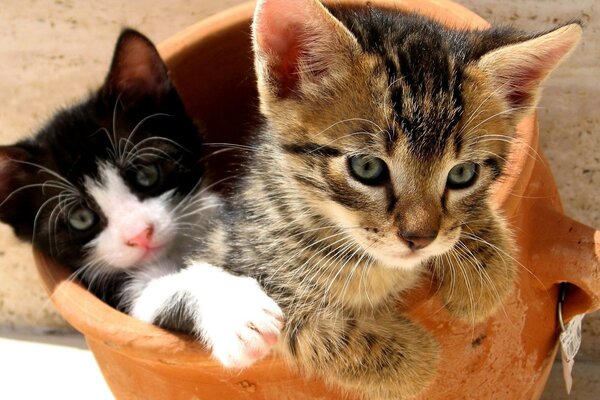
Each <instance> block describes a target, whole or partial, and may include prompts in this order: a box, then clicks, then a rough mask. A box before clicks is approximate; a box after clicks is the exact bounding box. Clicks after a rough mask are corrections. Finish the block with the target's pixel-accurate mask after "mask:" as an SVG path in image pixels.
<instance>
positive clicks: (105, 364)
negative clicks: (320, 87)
mask: <svg viewBox="0 0 600 400" xmlns="http://www.w3.org/2000/svg"><path fill="white" fill-rule="evenodd" d="M343 3H344V4H347V5H352V6H364V5H365V4H367V3H371V4H376V5H377V6H381V7H397V8H401V9H411V10H415V11H417V12H419V13H424V14H427V15H431V16H433V17H435V18H438V19H440V20H441V21H442V22H444V23H449V24H452V25H455V26H468V27H473V28H476V27H485V26H486V25H487V24H486V22H485V21H484V20H482V19H481V18H480V17H478V16H476V15H474V14H473V13H471V12H469V11H468V10H466V9H464V8H463V7H461V6H458V5H456V4H453V3H451V2H449V1H447V0H429V1H425V0H402V1H383V0H381V1H376V0H371V1H369V2H367V1H363V0H346V1H344V2H343ZM252 12H253V4H250V3H249V4H244V5H242V6H240V7H237V8H234V9H232V10H229V11H226V12H223V13H221V14H219V15H217V16H215V17H213V18H210V19H207V20H205V21H202V22H200V23H198V24H197V25H194V26H192V27H191V28H189V29H187V30H185V31H184V32H181V33H180V34H178V35H176V36H175V37H173V38H171V39H170V40H168V41H167V42H165V43H163V45H162V46H161V47H160V49H161V52H162V54H163V56H164V57H165V59H166V61H167V64H168V65H169V67H170V69H171V72H172V76H173V78H174V80H175V83H176V85H177V87H178V88H179V90H180V93H181V95H182V96H183V99H184V101H185V103H186V104H187V106H188V108H189V111H190V112H191V113H192V114H193V115H195V116H197V117H199V118H200V119H201V120H203V121H205V122H206V126H207V128H208V130H209V131H210V132H212V133H213V135H214V137H213V138H212V139H211V140H212V141H215V142H228V141H234V142H236V141H238V142H239V141H241V140H243V138H244V134H245V132H247V131H248V130H249V129H251V127H252V126H253V121H254V120H255V116H256V109H257V107H256V92H255V88H254V85H255V80H254V75H253V72H252V53H251V51H250V39H249V22H250V19H251V16H252ZM537 135H538V132H537V122H536V117H535V116H531V117H530V118H527V119H526V120H525V121H523V123H522V124H521V125H520V126H519V130H518V139H517V141H516V144H515V145H514V146H513V151H512V155H511V158H512V160H511V162H510V164H509V165H511V166H512V169H511V171H510V175H509V177H508V179H507V180H505V181H504V182H503V183H502V184H500V185H499V186H498V187H497V190H496V192H495V203H496V204H497V205H498V206H499V207H501V208H502V209H503V210H504V212H505V213H506V215H507V216H508V218H509V220H510V222H511V224H512V228H513V229H514V232H515V234H516V236H517V239H518V243H519V248H520V253H519V255H518V259H519V262H520V263H521V265H522V266H521V267H520V268H519V271H520V273H519V282H518V285H517V287H516V288H515V290H514V291H513V293H512V294H511V295H510V297H509V298H508V300H507V301H506V304H505V305H504V307H503V309H502V310H500V311H499V312H498V313H497V314H496V315H494V316H493V317H491V318H490V319H489V320H487V321H486V322H484V323H481V324H478V325H476V326H474V327H473V326H471V325H470V324H466V323H461V322H457V321H454V320H452V319H450V318H449V317H448V315H447V314H446V312H445V311H444V310H443V308H442V303H441V300H440V299H439V298H437V297H435V296H432V295H431V294H429V293H426V291H424V290H421V291H419V290H416V291H415V292H414V293H412V295H411V296H410V299H411V301H410V302H409V304H408V306H407V312H408V313H409V314H410V315H411V316H412V317H413V318H414V319H415V320H416V321H418V322H419V323H421V324H422V325H423V326H425V327H426V328H428V329H430V330H431V332H432V334H433V335H435V336H436V337H437V339H438V340H439V342H440V344H441V347H442V352H443V354H442V359H441V362H440V363H439V367H438V372H437V378H436V380H435V381H434V383H433V385H432V386H431V387H430V389H429V390H427V391H426V393H424V394H423V395H422V398H423V399H428V400H434V399H458V398H473V399H534V398H538V397H539V396H540V395H541V393H542V390H543V387H544V384H545V382H546V380H547V377H548V373H549V371H550V367H551V365H552V363H553V361H554V356H555V351H556V341H557V335H558V327H557V325H558V324H557V314H556V309H557V298H558V286H559V283H560V282H569V283H570V284H571V285H570V289H569V291H568V294H567V299H566V304H565V306H564V314H565V317H566V319H569V318H570V317H572V316H573V315H575V314H577V313H583V312H591V311H594V310H597V309H598V308H600V266H599V263H598V256H599V255H600V236H599V235H600V233H598V232H596V231H595V230H594V229H592V228H589V227H586V226H584V225H582V224H580V223H578V222H575V221H573V220H571V219H570V218H568V217H566V216H564V215H563V214H562V209H561V204H560V200H559V197H558V193H557V190H556V186H555V184H554V181H553V178H552V175H551V173H550V171H549V169H548V166H547V164H546V162H545V161H544V158H543V156H542V155H541V153H540V151H539V149H538V138H537ZM221 161H223V160H221ZM221 161H219V162H221ZM213 169H215V170H219V169H221V170H222V169H223V168H215V167H213ZM36 259H37V264H38V268H39V271H40V274H41V275H42V277H43V279H44V281H45V283H46V285H47V287H48V290H49V291H50V293H51V294H52V300H53V301H54V303H55V305H56V307H57V308H58V309H59V311H60V312H61V314H62V315H63V316H64V317H65V318H66V320H67V321H69V323H71V324H72V325H73V326H74V327H75V328H76V329H78V330H79V331H81V332H83V334H84V335H85V336H86V338H87V341H88V344H89V346H90V348H91V349H92V351H93V352H94V354H95V356H96V358H97V360H98V363H99V364H100V368H101V369H102V372H103V374H104V377H105V378H106V381H107V382H108V384H109V386H110V388H111V389H112V391H113V392H114V394H115V395H116V396H117V397H118V398H120V399H161V400H164V399H186V400H188V399H193V398H202V399H272V400H281V399H317V398H318V399H324V398H327V399H335V398H338V397H339V396H338V394H337V393H336V391H335V390H332V389H327V388H325V387H324V386H323V384H321V383H320V382H318V381H312V380H305V379H302V378H301V377H299V376H298V375H296V374H295V373H294V372H291V371H290V370H288V369H286V367H285V366H284V364H283V362H282V361H281V360H279V359H278V358H276V357H271V358H269V359H267V360H265V361H263V362H260V363H258V364H257V365H255V366H253V367H252V368H250V369H247V370H245V371H243V372H229V371H226V370H223V369H222V368H221V367H220V365H219V364H218V363H217V362H215V361H213V360H212V359H211V358H210V357H209V356H208V355H207V353H206V352H205V351H204V350H203V348H202V347H201V346H200V345H198V343H196V342H194V341H193V340H192V339H190V338H189V337H186V336H181V335H176V334H173V333H169V332H167V331H164V330H161V329H159V328H156V327H154V326H150V325H147V324H144V323H142V322H139V321H137V320H135V319H133V318H131V317H129V316H127V315H124V314H121V313H119V312H117V311H115V310H113V309H111V308H110V307H108V306H106V305H105V304H103V303H102V302H100V301H99V300H97V299H96V298H95V297H94V296H92V295H91V294H90V293H89V292H87V291H86V290H85V289H84V288H82V287H81V286H80V285H78V284H77V283H75V282H70V281H68V280H67V277H68V275H69V271H68V270H67V269H66V268H64V267H62V266H60V265H56V264H53V263H52V262H51V261H49V260H47V259H45V258H44V257H43V256H41V255H39V254H38V255H37V256H36Z"/></svg>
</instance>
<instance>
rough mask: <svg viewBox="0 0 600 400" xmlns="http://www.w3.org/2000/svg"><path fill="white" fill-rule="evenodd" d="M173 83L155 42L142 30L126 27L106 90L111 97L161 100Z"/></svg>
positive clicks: (118, 42)
mask: <svg viewBox="0 0 600 400" xmlns="http://www.w3.org/2000/svg"><path fill="white" fill-rule="evenodd" d="M170 87H171V83H170V80H169V73H168V71H167V67H166V66H165V64H164V62H163V60H162V59H161V58H160V55H159V54H158V50H156V47H155V46H154V44H153V43H152V42H151V41H150V40H149V39H148V38H147V37H145V36H144V35H142V34H141V33H139V32H137V31H135V30H133V29H125V30H124V31H123V32H122V33H121V36H119V39H118V41H117V45H116V46H115V52H114V55H113V60H112V64H111V66H110V71H109V72H108V76H107V77H106V81H105V83H104V87H103V90H104V91H105V92H106V94H107V95H109V96H111V97H114V98H116V97H118V96H120V99H121V100H123V101H125V102H126V103H127V102H136V101H138V100H140V99H142V98H144V97H147V98H150V99H153V100H155V101H158V100H160V98H161V96H162V95H163V94H165V93H166V92H167V91H168V90H169V89H170Z"/></svg>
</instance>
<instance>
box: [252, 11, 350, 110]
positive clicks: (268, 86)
mask: <svg viewBox="0 0 600 400" xmlns="http://www.w3.org/2000/svg"><path fill="white" fill-rule="evenodd" d="M253 36H254V51H255V54H256V57H255V63H256V65H255V66H256V71H257V74H258V80H259V90H260V92H261V97H262V98H265V96H268V97H269V98H271V97H274V98H275V99H283V98H299V97H302V96H306V95H309V94H310V92H311V90H318V86H319V85H321V88H322V89H323V86H322V85H323V84H324V83H327V82H328V80H335V77H336V75H337V74H342V73H343V72H344V71H346V70H347V68H348V67H349V66H350V65H351V63H352V56H353V54H355V53H356V52H358V51H360V46H359V45H358V42H357V41H356V38H355V37H354V36H353V35H352V33H350V31H349V30H348V29H347V28H346V27H345V26H344V25H342V23H341V22H339V21H338V20H337V19H336V18H335V17H334V16H333V15H331V13H329V11H328V10H327V9H326V8H325V7H324V6H323V5H322V4H321V3H320V2H319V1H317V0H259V1H258V3H257V5H256V10H255V13H254V21H253Z"/></svg>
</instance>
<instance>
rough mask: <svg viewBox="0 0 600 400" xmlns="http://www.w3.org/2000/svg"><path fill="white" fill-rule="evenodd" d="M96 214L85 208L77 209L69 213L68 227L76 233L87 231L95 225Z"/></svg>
mask: <svg viewBox="0 0 600 400" xmlns="http://www.w3.org/2000/svg"><path fill="white" fill-rule="evenodd" d="M96 220H97V216H96V213H95V212H93V211H92V210H90V209H89V208H86V207H79V208H76V209H74V210H73V211H71V212H70V213H69V225H71V226H72V227H73V228H74V229H76V230H78V231H87V230H88V229H90V228H91V227H93V226H94V225H95V224H96Z"/></svg>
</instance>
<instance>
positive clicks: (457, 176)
mask: <svg viewBox="0 0 600 400" xmlns="http://www.w3.org/2000/svg"><path fill="white" fill-rule="evenodd" d="M478 172H479V165H477V164H475V163H472V162H466V163H461V164H458V165H455V166H454V168H452V169H451V170H450V172H449V173H448V180H447V185H448V188H449V189H464V188H467V187H469V186H471V185H472V184H473V183H475V180H476V179H477V174H478Z"/></svg>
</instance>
